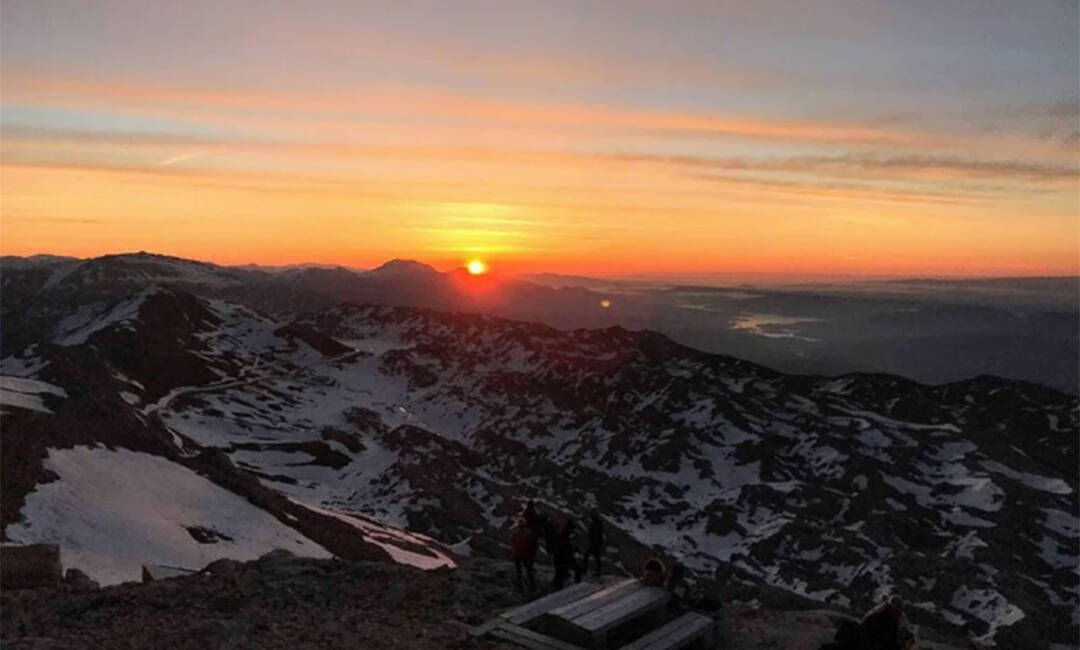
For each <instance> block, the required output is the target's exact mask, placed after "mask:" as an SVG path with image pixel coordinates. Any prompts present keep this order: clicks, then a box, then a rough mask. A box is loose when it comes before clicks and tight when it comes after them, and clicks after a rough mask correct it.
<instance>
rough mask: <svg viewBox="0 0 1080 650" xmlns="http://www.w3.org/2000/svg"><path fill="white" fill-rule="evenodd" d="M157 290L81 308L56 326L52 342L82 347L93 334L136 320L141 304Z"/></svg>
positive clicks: (148, 289) (150, 289)
mask: <svg viewBox="0 0 1080 650" xmlns="http://www.w3.org/2000/svg"><path fill="white" fill-rule="evenodd" d="M159 290H160V289H159V288H158V287H148V288H146V289H144V290H142V291H140V292H139V293H138V294H136V295H134V296H131V297H130V298H127V299H125V300H121V301H120V302H118V303H114V304H111V305H102V304H95V305H86V306H83V307H82V308H80V309H79V310H78V311H77V312H75V313H74V314H72V315H71V316H68V317H67V318H64V319H63V320H61V321H60V322H59V323H58V324H57V325H56V328H55V329H54V330H53V331H54V337H53V342H54V343H56V344H57V345H64V346H70V345H82V344H83V343H86V341H87V340H88V339H89V338H90V337H91V336H92V335H93V334H95V333H97V332H100V331H101V330H103V329H105V328H107V327H110V326H112V325H116V324H119V323H125V322H127V321H130V320H132V319H135V318H137V317H138V315H139V308H140V307H141V306H142V304H143V302H145V301H146V299H147V298H148V297H149V296H151V295H153V294H155V293H157V292H158V291H159Z"/></svg>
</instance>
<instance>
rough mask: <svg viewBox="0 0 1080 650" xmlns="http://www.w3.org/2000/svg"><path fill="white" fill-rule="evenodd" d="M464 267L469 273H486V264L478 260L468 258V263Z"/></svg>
mask: <svg viewBox="0 0 1080 650" xmlns="http://www.w3.org/2000/svg"><path fill="white" fill-rule="evenodd" d="M465 268H466V269H468V271H469V273H471V274H472V275H483V274H484V273H487V270H488V267H487V264H484V263H483V262H481V261H480V260H470V261H469V263H468V264H466V265H465Z"/></svg>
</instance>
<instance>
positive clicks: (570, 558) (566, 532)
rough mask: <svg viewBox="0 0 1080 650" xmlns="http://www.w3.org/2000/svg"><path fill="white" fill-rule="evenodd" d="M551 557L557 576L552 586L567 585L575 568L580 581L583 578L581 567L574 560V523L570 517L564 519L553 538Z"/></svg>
mask: <svg viewBox="0 0 1080 650" xmlns="http://www.w3.org/2000/svg"><path fill="white" fill-rule="evenodd" d="M550 551H551V558H552V561H553V562H554V563H555V578H554V579H553V580H552V581H551V586H552V588H554V589H556V590H558V589H562V588H563V587H564V586H566V581H567V579H568V578H569V577H570V571H571V569H572V570H574V572H575V574H576V577H577V579H578V581H580V580H581V568H580V567H579V566H578V565H577V563H576V562H575V561H574V523H573V521H572V520H570V519H565V520H563V522H562V524H561V525H560V526H559V528H558V530H556V531H555V535H554V536H553V537H552V540H551V548H550Z"/></svg>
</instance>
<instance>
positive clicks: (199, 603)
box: [0, 552, 956, 650]
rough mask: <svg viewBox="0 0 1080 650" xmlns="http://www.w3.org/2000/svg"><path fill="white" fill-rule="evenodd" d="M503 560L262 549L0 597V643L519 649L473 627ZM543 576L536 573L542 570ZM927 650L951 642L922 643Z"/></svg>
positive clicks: (738, 613)
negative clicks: (395, 560) (421, 566)
mask: <svg viewBox="0 0 1080 650" xmlns="http://www.w3.org/2000/svg"><path fill="white" fill-rule="evenodd" d="M512 571H513V568H512V566H511V564H510V563H508V562H500V561H492V560H487V559H481V558H477V559H465V560H463V562H462V564H461V565H460V566H459V567H457V568H456V569H453V570H449V569H444V570H439V571H427V572H425V571H420V570H417V569H413V568H410V567H405V566H401V565H395V564H388V563H378V562H344V561H341V560H317V559H310V558H297V557H294V556H290V555H288V554H282V553H279V552H278V553H273V554H268V555H267V556H264V557H262V558H260V559H258V560H256V561H252V562H247V563H228V562H224V563H223V562H221V561H219V562H218V563H216V564H213V565H211V566H209V567H207V568H206V570H205V571H204V572H202V573H200V574H197V575H191V576H185V577H179V578H170V579H166V580H159V581H154V582H149V583H143V584H138V583H125V584H123V585H117V586H113V587H106V588H103V589H100V590H97V589H74V588H70V587H64V588H62V589H59V590H45V589H39V590H32V591H8V592H5V593H4V594H2V595H0V641H2V642H3V644H4V647H6V648H12V649H13V650H22V649H31V648H33V649H35V650H43V649H47V650H74V649H75V648H85V647H88V646H92V647H95V648H103V649H111V648H155V647H165V646H167V647H170V648H180V649H184V648H199V649H205V648H259V649H260V650H261V649H268V650H274V649H278V648H281V649H284V648H288V649H290V650H292V649H304V648H318V649H320V650H321V649H323V648H327V649H332V648H356V647H363V648H373V649H375V648H377V649H387V650H406V649H407V650H427V649H430V650H450V649H458V650H466V649H473V648H475V649H477V650H481V649H483V650H515V649H516V646H510V645H506V644H503V643H500V642H498V641H494V640H491V639H484V638H481V639H477V638H474V637H472V636H470V635H469V634H468V629H469V628H470V627H471V626H473V625H476V624H478V623H480V622H482V621H484V620H487V619H488V618H490V617H492V616H495V615H496V614H498V613H499V612H501V611H503V610H505V609H507V608H509V607H512V606H515V605H518V604H520V602H521V596H520V595H519V594H518V593H517V592H515V590H514V589H513V588H512V587H511V584H510V583H511V576H512ZM548 577H550V574H548V573H547V572H546V571H541V578H542V579H546V578H548ZM711 613H712V614H713V615H714V616H715V618H716V622H717V632H718V634H717V639H716V644H715V647H716V648H718V649H719V648H723V649H724V650H751V649H755V650H761V649H763V648H768V649H771V650H816V648H817V647H818V646H819V645H820V644H821V643H823V642H825V641H828V640H831V638H832V636H833V634H834V628H835V624H836V622H837V620H838V616H837V614H836V613H834V612H829V611H822V610H809V609H788V610H776V609H773V608H770V607H768V606H764V605H762V604H761V603H758V602H752V603H732V604H726V605H724V606H723V607H721V608H720V609H716V610H711ZM920 647H922V648H923V649H924V650H955V648H956V646H949V645H942V644H941V643H939V642H937V641H928V640H923V641H922V643H921V644H920Z"/></svg>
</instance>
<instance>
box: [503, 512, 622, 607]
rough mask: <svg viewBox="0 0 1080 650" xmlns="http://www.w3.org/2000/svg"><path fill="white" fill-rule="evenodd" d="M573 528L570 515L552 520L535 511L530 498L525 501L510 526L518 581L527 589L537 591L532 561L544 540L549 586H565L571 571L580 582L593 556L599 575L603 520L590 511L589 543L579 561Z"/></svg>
mask: <svg viewBox="0 0 1080 650" xmlns="http://www.w3.org/2000/svg"><path fill="white" fill-rule="evenodd" d="M575 528H576V525H575V523H574V520H573V519H572V518H569V517H567V518H564V519H561V520H558V521H554V520H552V519H550V518H548V517H547V516H545V515H544V514H543V513H541V512H540V511H539V510H537V508H536V504H535V503H534V502H533V501H529V502H528V503H526V504H525V508H524V509H523V510H522V511H521V512H520V513H519V514H518V515H516V516H515V518H514V522H513V525H512V526H511V528H510V552H511V553H512V554H513V556H514V572H515V575H516V577H517V584H518V585H522V584H524V585H525V586H527V587H528V589H529V590H530V591H535V590H536V571H535V561H536V555H537V553H538V552H539V550H540V542H541V541H543V542H544V544H545V548H546V550H547V553H548V555H550V556H551V562H552V564H553V565H554V567H555V577H554V578H553V579H552V581H551V587H552V589H562V588H563V587H564V586H566V583H567V581H569V579H570V574H571V573H573V575H574V581H575V582H581V576H582V574H583V573H584V572H585V571H587V570H588V565H589V560H590V559H592V558H596V575H600V572H601V570H602V562H603V557H604V522H603V520H602V519H601V518H600V513H599V512H598V511H597V510H593V511H592V514H591V515H590V516H589V526H588V528H589V535H588V544H587V545H586V547H585V552H584V554H583V556H582V560H581V562H580V563H579V562H578V559H577V546H576V544H575V533H576V530H575ZM522 574H524V579H525V582H524V583H523V582H522V577H523V575H522Z"/></svg>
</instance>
